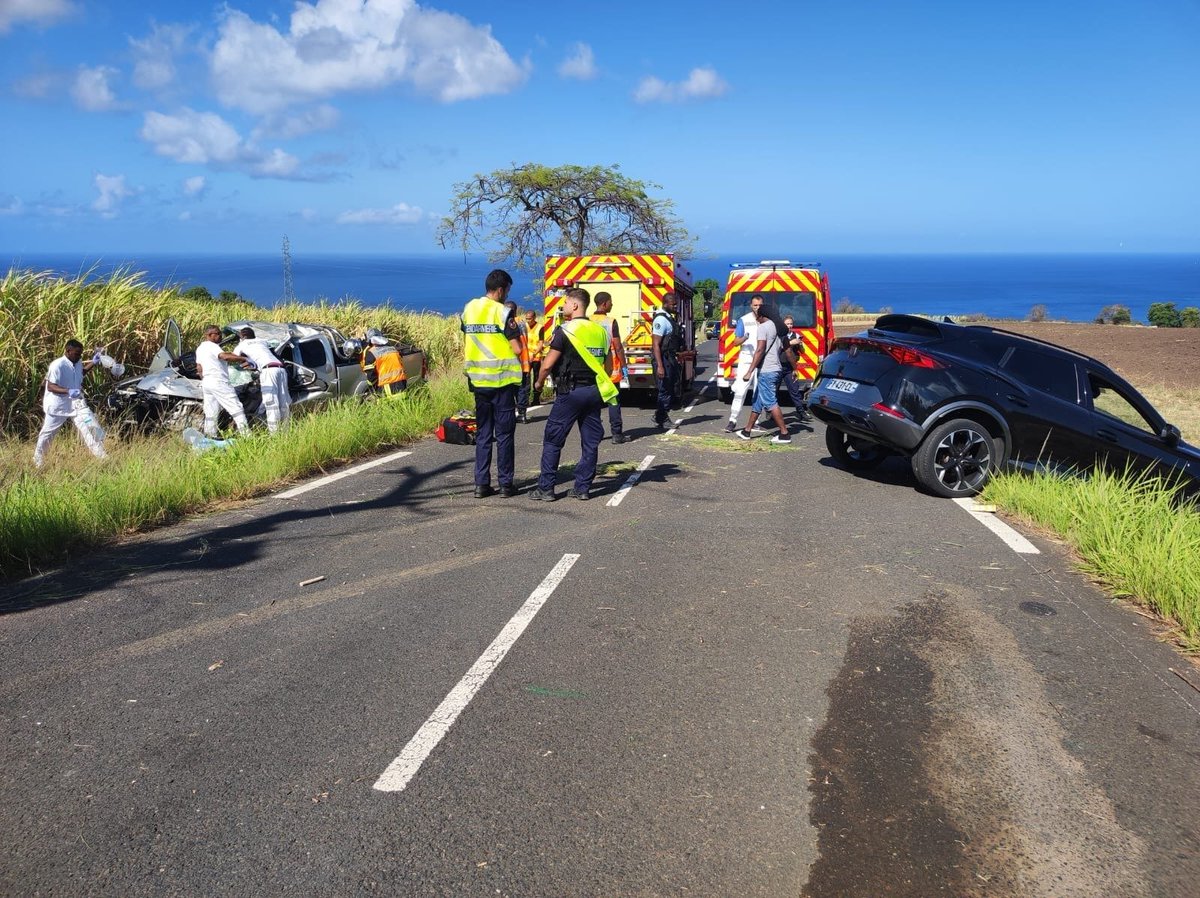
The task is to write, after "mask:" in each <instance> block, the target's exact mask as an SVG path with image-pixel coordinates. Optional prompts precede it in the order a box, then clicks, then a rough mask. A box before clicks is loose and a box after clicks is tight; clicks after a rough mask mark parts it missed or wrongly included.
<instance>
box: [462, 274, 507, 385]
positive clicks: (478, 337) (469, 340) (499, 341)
mask: <svg viewBox="0 0 1200 898" xmlns="http://www.w3.org/2000/svg"><path fill="white" fill-rule="evenodd" d="M507 311H508V310H507V309H505V308H504V306H503V305H501V304H500V303H498V302H496V301H495V300H493V299H489V298H488V297H486V296H481V297H480V298H479V299H473V300H471V301H470V302H469V303H467V307H466V308H465V309H463V313H462V331H463V333H464V334H465V335H466V340H465V342H464V346H463V351H464V355H465V357H466V365H465V366H464V368H465V370H466V373H467V377H469V378H470V380H471V385H472V386H474V387H481V388H485V389H487V388H495V387H507V386H513V385H516V384H519V383H520V382H521V360H520V359H519V358H518V357H517V354H516V353H515V352H513V348H512V344H510V343H509V342H508V338H507V337H506V336H504V322H505V318H506V313H507Z"/></svg>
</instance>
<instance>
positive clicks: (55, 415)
mask: <svg viewBox="0 0 1200 898" xmlns="http://www.w3.org/2000/svg"><path fill="white" fill-rule="evenodd" d="M82 356H83V344H82V343H80V342H79V341H78V340H68V341H67V348H66V349H65V350H64V351H63V354H62V355H61V356H60V357H59V358H57V359H55V360H54V361H53V362H51V363H50V370H49V371H48V372H47V373H46V381H45V384H46V389H45V391H44V392H43V393H42V411H44V412H45V413H46V420H45V422H44V423H43V424H42V430H41V432H40V433H39V434H38V438H37V446H36V447H35V448H34V450H33V463H34V464H35V465H36V466H37V467H39V468H40V467H41V466H42V465H43V464H44V463H45V460H46V449H47V448H48V447H49V446H50V441H51V440H52V439H54V435H55V434H56V433H58V431H59V429H61V428H62V426H63V425H64V424H66V423H67V422H68V421H70V422H72V423H73V424H74V425H75V429H76V430H78V431H79V435H80V436H81V437H83V442H84V445H86V446H87V447H88V449H90V450H91V452H92V455H94V456H96V458H106V457H107V453H105V451H104V445H103V443H101V442H100V440H98V439H96V436H95V434H93V433H92V430H91V428H90V427H87V426H86V425H85V424H84V422H83V420H82V418H80V417H77V416H76V412H77V411H79V409H76V407H75V403H76V402H77V401H78V402H79V403H80V404H81V405H82V404H83V375H84V374H85V373H87V372H88V371H91V370H92V368H94V367H95V366H96V365H98V364H99V363H100V352H99V350H97V351H96V355H95V356H94V357H93V358H91V359H90V360H89V361H86V362H80V358H81V357H82ZM83 408H84V409H86V408H87V406H86V405H83Z"/></svg>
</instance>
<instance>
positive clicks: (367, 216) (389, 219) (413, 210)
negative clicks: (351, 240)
mask: <svg viewBox="0 0 1200 898" xmlns="http://www.w3.org/2000/svg"><path fill="white" fill-rule="evenodd" d="M424 214H425V213H424V212H422V211H421V209H420V208H419V207H418V206H410V205H408V203H396V205H394V206H392V208H390V209H356V210H354V211H352V212H343V213H342V214H341V215H339V216H338V217H337V223H338V224H383V225H403V224H416V223H417V222H419V221H420V220H421V219H422V217H424Z"/></svg>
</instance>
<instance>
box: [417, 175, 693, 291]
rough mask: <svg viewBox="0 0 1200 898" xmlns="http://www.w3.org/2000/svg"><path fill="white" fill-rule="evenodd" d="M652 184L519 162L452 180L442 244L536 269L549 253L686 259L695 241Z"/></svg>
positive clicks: (623, 176)
mask: <svg viewBox="0 0 1200 898" xmlns="http://www.w3.org/2000/svg"><path fill="white" fill-rule="evenodd" d="M661 189H662V188H661V187H660V186H659V185H657V184H649V183H647V182H645V181H636V180H634V179H632V178H628V177H626V176H625V175H623V174H621V171H620V166H617V165H614V166H612V167H604V166H600V165H595V166H592V167H590V168H585V167H583V166H579V165H560V166H558V167H557V168H551V167H550V166H547V165H538V164H536V163H532V162H530V163H526V164H525V165H518V166H514V167H513V168H508V169H499V170H497V171H494V172H492V173H491V174H490V175H475V177H473V178H472V179H471V180H469V181H463V182H462V183H461V184H456V185H454V191H455V192H454V199H453V201H452V204H451V205H452V208H451V211H450V213H449V214H448V215H447V216H446V217H445V218H443V219H442V223H441V226H440V227H439V228H438V235H437V236H438V240H439V241H440V242H441V244H442V246H447V245H452V244H457V245H459V246H461V247H462V250H463V252H467V251H468V250H470V249H471V248H472V247H478V248H480V249H484V250H486V251H487V252H488V257H489V258H490V259H491V260H493V261H497V262H498V261H501V260H508V261H509V262H510V263H511V264H512V265H514V266H515V267H517V268H522V269H531V268H532V269H538V268H541V266H542V262H543V257H544V256H546V255H547V254H548V253H564V254H571V255H583V254H585V253H635V252H673V253H675V254H676V255H678V256H680V257H683V258H687V257H689V256H691V255H693V254H694V253H695V242H694V239H693V237H692V235H691V234H689V233H688V231H687V229H686V228H685V227H684V226H683V223H682V222H681V221H680V220H679V219H678V218H676V217H675V214H674V211H673V210H674V204H673V203H672V202H671V201H670V200H668V199H658V198H655V197H652V196H650V193H649V191H651V190H661Z"/></svg>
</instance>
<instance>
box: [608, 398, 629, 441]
mask: <svg viewBox="0 0 1200 898" xmlns="http://www.w3.org/2000/svg"><path fill="white" fill-rule="evenodd" d="M608 429H609V430H611V431H612V435H613V436H617V435H618V434H620V433H621V432H622V431H624V429H625V424H624V422H623V420H622V418H621V401H620V399H619V398H618V399H617V404H616V405H610V406H609V407H608Z"/></svg>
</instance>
